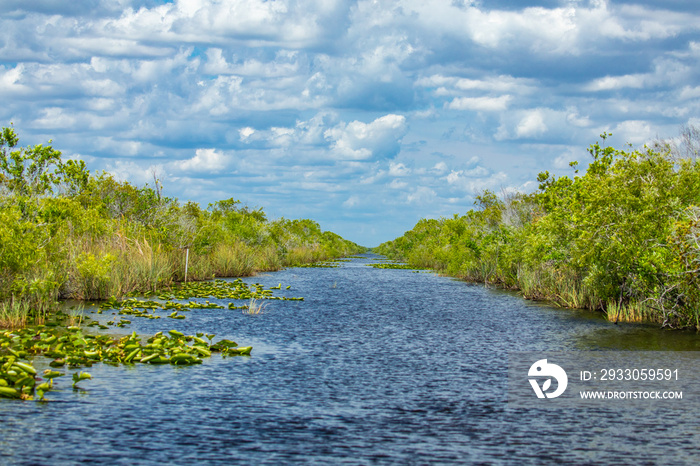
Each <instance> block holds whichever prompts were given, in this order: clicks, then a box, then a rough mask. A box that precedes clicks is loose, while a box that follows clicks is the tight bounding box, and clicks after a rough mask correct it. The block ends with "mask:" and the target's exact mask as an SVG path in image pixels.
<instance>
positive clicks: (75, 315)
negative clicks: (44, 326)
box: [68, 303, 85, 327]
mask: <svg viewBox="0 0 700 466" xmlns="http://www.w3.org/2000/svg"><path fill="white" fill-rule="evenodd" d="M84 318H85V306H84V305H83V304H82V303H81V304H78V305H77V306H71V308H70V309H69V311H68V325H69V326H73V327H80V326H81V325H82V324H83V319H84Z"/></svg>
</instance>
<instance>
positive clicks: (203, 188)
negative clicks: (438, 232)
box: [0, 0, 700, 246]
mask: <svg viewBox="0 0 700 466" xmlns="http://www.w3.org/2000/svg"><path fill="white" fill-rule="evenodd" d="M10 122H13V123H14V126H15V129H16V131H17V132H18V133H19V135H20V137H21V141H20V142H21V144H23V145H27V144H37V143H41V142H45V141H46V140H48V139H53V144H54V147H56V148H58V149H60V150H61V151H63V153H64V155H65V156H66V157H70V158H82V159H84V160H85V161H87V162H88V166H89V167H90V168H91V169H92V170H107V171H109V172H111V173H113V174H114V175H115V176H117V177H119V178H120V179H126V180H129V181H131V182H134V183H137V184H139V185H142V184H144V183H146V182H148V181H149V180H152V179H153V173H155V174H156V175H157V176H158V177H159V178H160V179H161V180H162V182H163V184H164V186H165V190H166V192H167V193H168V194H170V195H172V196H175V197H178V198H179V199H180V200H194V201H197V202H200V203H201V204H202V205H204V206H206V204H207V203H209V202H213V201H216V200H219V199H225V198H230V197H234V198H237V199H240V200H241V201H243V202H244V203H247V204H248V205H250V206H251V207H263V208H264V209H265V211H266V212H268V215H269V216H270V217H272V218H279V217H286V218H312V219H314V220H316V221H318V222H319V223H320V224H321V227H322V228H323V229H324V230H331V231H335V232H336V233H339V234H341V235H342V236H344V237H346V238H348V239H351V240H353V241H356V242H358V243H360V244H363V245H366V246H375V245H377V244H379V243H380V242H383V241H386V240H390V239H393V238H395V237H396V236H399V235H401V234H402V233H403V232H404V231H406V230H408V229H410V228H412V227H413V225H414V224H415V223H416V221H418V220H419V219H420V218H421V217H440V216H451V215H452V214H453V213H463V212H465V211H466V210H468V209H470V208H471V207H472V205H473V200H474V196H475V195H476V194H478V193H479V192H480V191H481V190H483V189H492V190H495V191H502V190H509V189H519V190H522V191H532V190H533V189H534V188H535V183H534V180H535V179H536V176H537V174H538V173H539V172H540V171H544V170H549V171H550V172H554V173H557V174H567V173H568V172H569V168H568V162H570V161H572V160H578V161H580V162H581V163H582V164H583V165H584V166H585V162H587V161H588V157H589V156H588V155H587V154H586V147H587V146H588V145H589V144H591V143H593V142H595V141H596V140H598V139H599V138H598V135H599V134H600V133H602V132H603V131H608V132H612V133H613V137H612V139H611V144H612V145H614V146H616V147H622V146H623V145H624V144H625V143H631V144H633V145H640V144H643V143H644V142H646V141H649V140H651V139H654V138H657V137H662V138H667V137H673V136H677V135H678V133H679V130H680V127H681V125H685V124H700V8H698V3H697V0H608V1H606V0H480V1H479V0H474V1H472V0H430V1H426V0H391V1H390V0H386V1H384V0H375V1H365V0H361V1H343V0H277V1H275V0H269V1H264V0H175V1H172V2H169V1H157V0H85V1H81V2H66V1H64V0H34V1H26V0H0V125H1V126H7V125H9V123H10Z"/></svg>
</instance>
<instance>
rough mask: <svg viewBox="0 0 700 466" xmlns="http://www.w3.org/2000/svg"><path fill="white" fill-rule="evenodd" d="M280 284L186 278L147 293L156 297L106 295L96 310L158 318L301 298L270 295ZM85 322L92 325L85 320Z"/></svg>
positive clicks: (181, 316)
mask: <svg viewBox="0 0 700 466" xmlns="http://www.w3.org/2000/svg"><path fill="white" fill-rule="evenodd" d="M290 288H291V286H287V287H286V289H287V290H288V289H290ZM281 289H282V284H281V283H280V284H278V285H277V286H273V287H270V288H268V289H265V288H264V287H263V286H262V285H261V284H259V283H254V284H252V285H248V284H246V283H244V282H243V280H241V279H240V278H239V279H236V280H234V281H225V280H215V281H213V282H190V283H183V284H180V285H179V286H177V287H176V288H174V289H173V290H171V291H167V292H161V293H159V294H157V295H151V297H155V298H157V299H158V300H159V301H156V300H152V299H151V300H143V299H138V298H135V297H131V298H127V299H123V300H118V299H116V298H110V299H107V300H106V301H104V302H102V304H101V305H100V309H99V310H98V311H97V313H98V314H102V313H103V312H104V311H105V310H111V309H114V310H118V315H120V316H130V317H145V318H148V319H160V318H161V317H167V318H171V319H185V318H186V316H185V315H184V314H182V313H183V312H188V311H191V310H192V309H230V310H235V309H242V310H244V312H245V311H247V310H250V307H251V305H253V303H254V302H255V300H258V299H269V300H285V301H303V300H304V298H294V297H292V298H289V297H283V296H274V290H281ZM192 298H200V299H202V298H214V299H220V300H250V303H249V304H242V305H237V304H236V303H233V302H230V303H228V305H227V306H223V305H221V304H217V303H212V302H209V301H208V300H205V301H204V302H197V301H192ZM186 299H189V301H188V302H186V303H183V302H178V301H175V300H179V301H183V300H186ZM158 310H160V311H172V312H171V313H170V314H168V315H165V316H161V315H158V314H156V313H155V311H158ZM129 323H131V321H130V320H127V319H125V318H124V317H121V320H119V321H117V320H110V321H108V322H107V325H116V326H118V327H122V326H124V325H126V324H129ZM89 325H95V324H94V323H93V324H89ZM97 326H99V327H100V328H107V327H106V326H104V325H103V324H99V323H97Z"/></svg>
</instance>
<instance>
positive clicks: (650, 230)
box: [375, 134, 700, 330]
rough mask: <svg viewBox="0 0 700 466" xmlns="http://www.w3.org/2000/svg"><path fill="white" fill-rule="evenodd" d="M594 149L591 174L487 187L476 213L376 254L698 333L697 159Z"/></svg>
mask: <svg viewBox="0 0 700 466" xmlns="http://www.w3.org/2000/svg"><path fill="white" fill-rule="evenodd" d="M602 136H603V139H605V137H606V135H605V134H604V135H602ZM589 153H590V155H591V156H592V158H593V161H592V162H591V163H590V164H589V166H588V168H587V170H586V172H585V174H583V175H578V170H576V173H577V176H575V177H573V178H569V177H566V176H564V177H560V178H555V177H552V176H550V174H549V173H546V172H545V173H541V174H540V175H539V177H538V180H537V181H538V182H539V189H538V190H537V191H536V192H535V193H532V194H527V195H526V194H518V193H515V194H513V193H504V194H503V196H501V197H500V198H499V197H498V196H497V195H496V194H495V193H493V192H490V191H485V192H483V193H482V194H481V195H479V196H477V201H476V203H475V204H476V205H477V210H472V211H469V212H467V213H466V214H464V215H458V214H455V215H454V217H452V218H440V219H423V220H420V221H419V222H418V223H417V224H416V225H415V227H414V228H413V229H412V230H410V231H408V232H406V233H405V234H404V235H403V236H401V237H399V238H396V239H395V240H393V241H389V242H386V243H383V244H382V245H380V246H379V247H377V248H375V251H377V252H378V253H380V254H384V255H386V256H387V257H390V258H392V259H398V260H403V261H406V262H407V263H408V264H411V265H412V266H415V267H428V268H432V269H434V270H436V271H438V272H440V273H444V274H447V275H450V276H454V277H458V278H461V279H464V280H468V281H473V282H480V283H488V284H492V285H497V286H501V287H504V288H508V289H515V290H519V291H520V292H521V293H522V295H523V296H524V297H526V298H528V299H535V300H546V301H549V302H553V303H556V304H557V305H558V306H562V307H568V308H581V309H590V310H595V311H602V312H603V313H604V314H605V315H606V316H607V318H608V319H609V320H611V321H614V322H640V321H646V322H655V323H657V324H660V325H661V326H663V327H671V328H694V329H696V330H700V277H699V276H698V274H697V268H698V266H700V242H699V240H700V160H699V159H697V158H683V157H680V156H679V155H678V154H676V153H674V152H673V151H672V150H671V149H670V148H669V146H663V145H659V146H657V147H655V148H645V149H644V150H642V151H621V150H616V149H614V148H611V147H603V146H601V145H600V144H598V143H596V144H594V145H592V146H591V147H590V149H589ZM572 166H574V167H577V166H578V163H577V162H572Z"/></svg>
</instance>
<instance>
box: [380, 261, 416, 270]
mask: <svg viewBox="0 0 700 466" xmlns="http://www.w3.org/2000/svg"><path fill="white" fill-rule="evenodd" d="M367 266H369V267H374V268H375V269H409V270H427V269H425V268H423V267H414V266H412V265H409V264H402V263H396V262H382V263H380V264H367Z"/></svg>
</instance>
